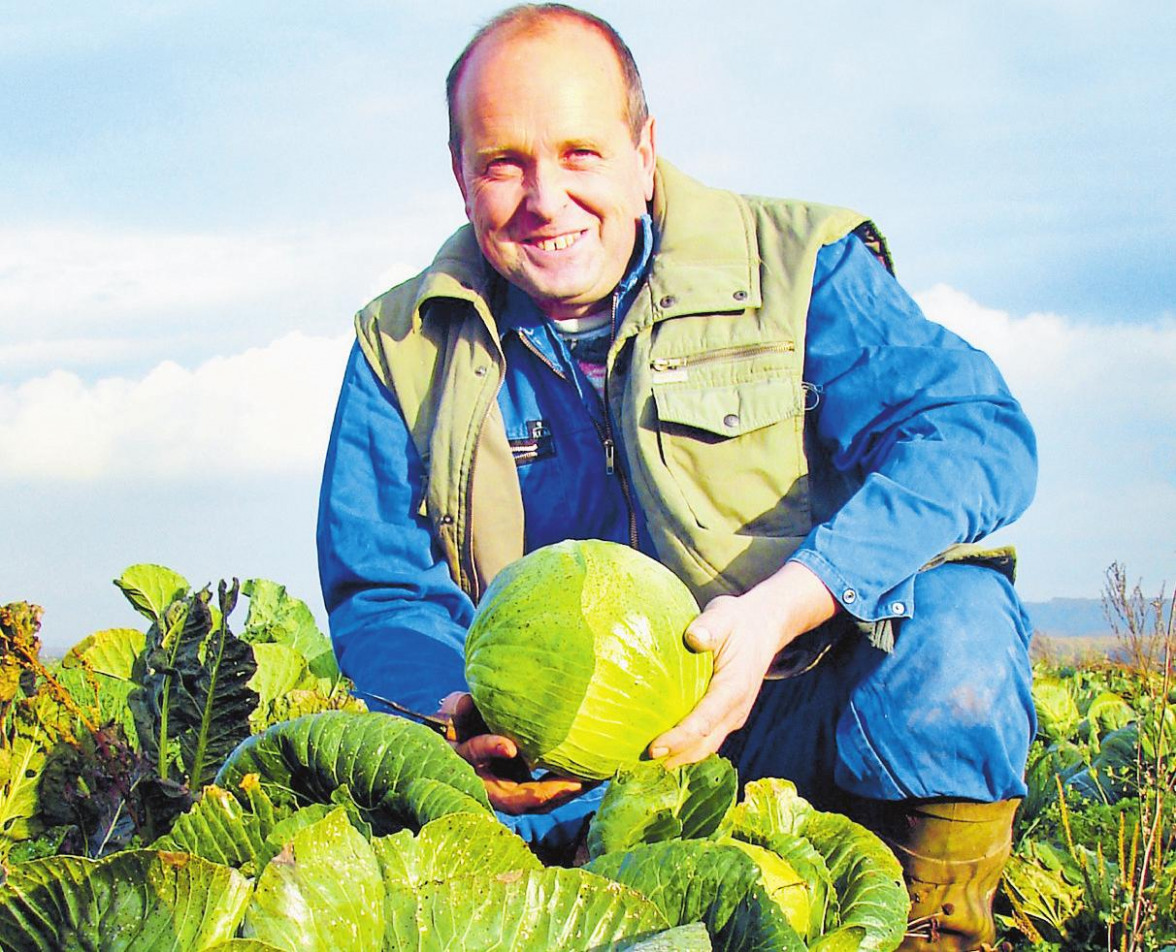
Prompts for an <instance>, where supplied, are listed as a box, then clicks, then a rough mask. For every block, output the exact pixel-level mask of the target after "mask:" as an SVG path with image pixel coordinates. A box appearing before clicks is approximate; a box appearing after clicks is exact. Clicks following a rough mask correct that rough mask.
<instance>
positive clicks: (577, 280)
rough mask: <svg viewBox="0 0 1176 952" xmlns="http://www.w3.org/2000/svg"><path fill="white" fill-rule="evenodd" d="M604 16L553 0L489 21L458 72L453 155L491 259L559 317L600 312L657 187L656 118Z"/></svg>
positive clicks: (453, 82) (451, 89)
mask: <svg viewBox="0 0 1176 952" xmlns="http://www.w3.org/2000/svg"><path fill="white" fill-rule="evenodd" d="M632 63H633V61H632V56H631V54H629V51H628V48H627V47H625V45H624V43H623V42H622V41H621V39H620V37H618V36H617V35H616V33H615V32H614V31H613V30H612V28H611V27H609V26H608V25H607V24H605V23H603V21H600V20H598V19H596V18H595V17H592V16H590V15H589V14H585V13H582V12H581V11H578V10H573V9H571V8H569V7H564V6H561V5H558V4H545V5H542V6H524V7H515V8H512V9H511V10H508V11H506V12H505V13H504V14H502V15H501V16H499V17H498V18H496V19H495V20H493V21H491V23H490V24H488V25H487V26H486V27H485V28H484V29H483V30H482V31H480V32H479V33H478V34H477V36H475V37H474V39H473V40H472V41H471V42H470V44H469V46H467V47H466V49H465V51H464V52H463V53H462V55H461V57H459V59H458V61H457V62H456V63H455V64H454V67H453V69H452V70H451V71H450V74H449V81H448V85H447V92H448V97H449V110H450V151H451V154H452V159H453V172H454V175H455V177H456V178H457V182H458V186H459V187H460V188H461V192H462V196H463V197H464V198H465V205H466V214H467V216H468V217H469V219H470V222H471V223H472V224H473V226H474V231H475V233H476V235H477V238H478V244H479V246H480V247H481V249H482V253H483V254H484V255H485V256H486V258H487V260H488V261H489V262H490V264H491V265H492V266H493V267H494V269H495V270H496V271H498V273H499V274H501V275H502V276H503V277H504V278H506V279H507V280H508V281H510V282H511V283H512V284H514V285H516V286H517V287H519V288H520V289H521V290H523V291H524V292H526V293H527V294H528V295H530V296H531V297H532V298H533V299H534V300H535V301H536V303H538V304H539V306H540V307H541V308H543V310H544V311H545V312H546V313H547V314H548V315H549V316H551V317H556V318H561V317H577V316H582V315H584V314H587V313H589V312H591V311H593V310H595V309H596V308H598V307H599V306H600V302H602V301H604V300H605V299H606V298H607V297H608V296H609V294H610V293H611V292H612V290H613V288H614V287H615V286H616V284H617V282H618V281H620V279H621V277H623V275H624V271H625V266H626V265H627V263H628V261H629V257H630V255H631V254H632V250H633V243H634V240H635V235H636V227H635V222H636V219H637V218H638V217H640V215H641V214H642V212H643V211H644V210H645V203H646V202H648V201H649V199H650V198H651V197H652V195H653V171H654V159H655V150H654V133H653V121H652V120H651V119H650V118H649V117H648V114H647V111H646V109H645V97H644V93H642V92H641V84H640V78H639V77H637V71H636V66H634V65H632Z"/></svg>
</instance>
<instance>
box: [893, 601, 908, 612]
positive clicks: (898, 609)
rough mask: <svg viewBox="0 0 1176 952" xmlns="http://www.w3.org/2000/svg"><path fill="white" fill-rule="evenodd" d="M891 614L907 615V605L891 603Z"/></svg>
mask: <svg viewBox="0 0 1176 952" xmlns="http://www.w3.org/2000/svg"><path fill="white" fill-rule="evenodd" d="M890 612H891V614H893V615H905V614H906V605H904V604H903V603H902V602H891V603H890Z"/></svg>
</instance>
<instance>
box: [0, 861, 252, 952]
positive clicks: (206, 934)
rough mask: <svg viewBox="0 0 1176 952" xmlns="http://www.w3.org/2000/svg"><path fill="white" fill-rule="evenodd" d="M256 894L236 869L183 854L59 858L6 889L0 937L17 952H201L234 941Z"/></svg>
mask: <svg viewBox="0 0 1176 952" xmlns="http://www.w3.org/2000/svg"><path fill="white" fill-rule="evenodd" d="M250 892H251V886H250V882H249V880H247V879H246V878H245V877H243V876H242V875H241V874H240V873H238V872H237V871H236V870H233V869H229V868H228V867H226V866H218V865H216V864H214V863H209V862H207V861H206V860H203V859H200V858H198V857H195V856H189V855H187V854H185V853H159V852H155V851H152V850H136V851H132V852H127V853H116V854H115V855H113V856H110V857H108V858H107V859H104V860H100V861H97V862H95V861H92V860H88V859H82V858H81V857H76V856H53V857H50V858H48V859H43V860H34V861H32V862H29V863H23V864H20V865H17V866H14V867H13V868H12V870H11V872H10V873H9V878H8V883H7V884H6V885H5V886H0V936H2V937H3V942H4V948H5V949H6V950H11V952H26V950H29V952H32V950H36V952H48V950H55V949H102V950H103V952H117V950H122V949H144V950H146V949H150V950H152V952H155V950H160V952H163V950H169V949H175V950H177V952H189V950H202V949H206V948H208V947H209V946H211V945H214V944H216V943H219V942H222V941H224V940H226V939H229V938H231V937H232V936H233V934H234V933H235V932H236V929H237V926H238V924H239V923H240V921H241V917H242V915H243V913H244V911H245V906H246V903H248V901H249V895H250Z"/></svg>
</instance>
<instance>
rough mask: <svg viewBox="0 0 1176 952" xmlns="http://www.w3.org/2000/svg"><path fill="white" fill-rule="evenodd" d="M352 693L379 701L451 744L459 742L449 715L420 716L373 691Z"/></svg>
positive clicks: (356, 690) (357, 690)
mask: <svg viewBox="0 0 1176 952" xmlns="http://www.w3.org/2000/svg"><path fill="white" fill-rule="evenodd" d="M352 693H353V694H358V695H359V696H360V697H366V698H371V699H372V700H373V701H379V702H380V703H381V704H386V705H387V706H388V707H390V708H392V710H394V711H395V712H396V713H397V714H400V715H402V716H403V717H407V718H408V719H409V720H410V721H416V722H417V723H418V724H424V725H425V727H427V728H429V730H432V731H436V732H437V733H438V734H440V735H441V736H442V737H444V738H445V739H446V740H447V741H450V742H451V743H452V742H455V741H456V740H457V728H456V727H454V726H453V718H452V717H450V716H449V715H448V714H420V713H418V712H417V711H414V710H413V709H412V708H410V707H405V706H404V705H403V704H399V703H397V702H396V701H393V700H392V699H391V698H387V697H382V696H381V695H379V694H373V693H372V692H371V691H360V690H359V689H358V688H357V689H355V690H354V691H353V692H352Z"/></svg>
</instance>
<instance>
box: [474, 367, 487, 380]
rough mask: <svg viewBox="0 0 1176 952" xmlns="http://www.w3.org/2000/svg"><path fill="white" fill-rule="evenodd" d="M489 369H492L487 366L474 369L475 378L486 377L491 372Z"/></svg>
mask: <svg viewBox="0 0 1176 952" xmlns="http://www.w3.org/2000/svg"><path fill="white" fill-rule="evenodd" d="M489 369H490V368H489V367H487V366H485V365H484V364H483V365H482V366H481V367H475V368H474V376H475V377H485V376H486V373H487V372H488V371H489Z"/></svg>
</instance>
